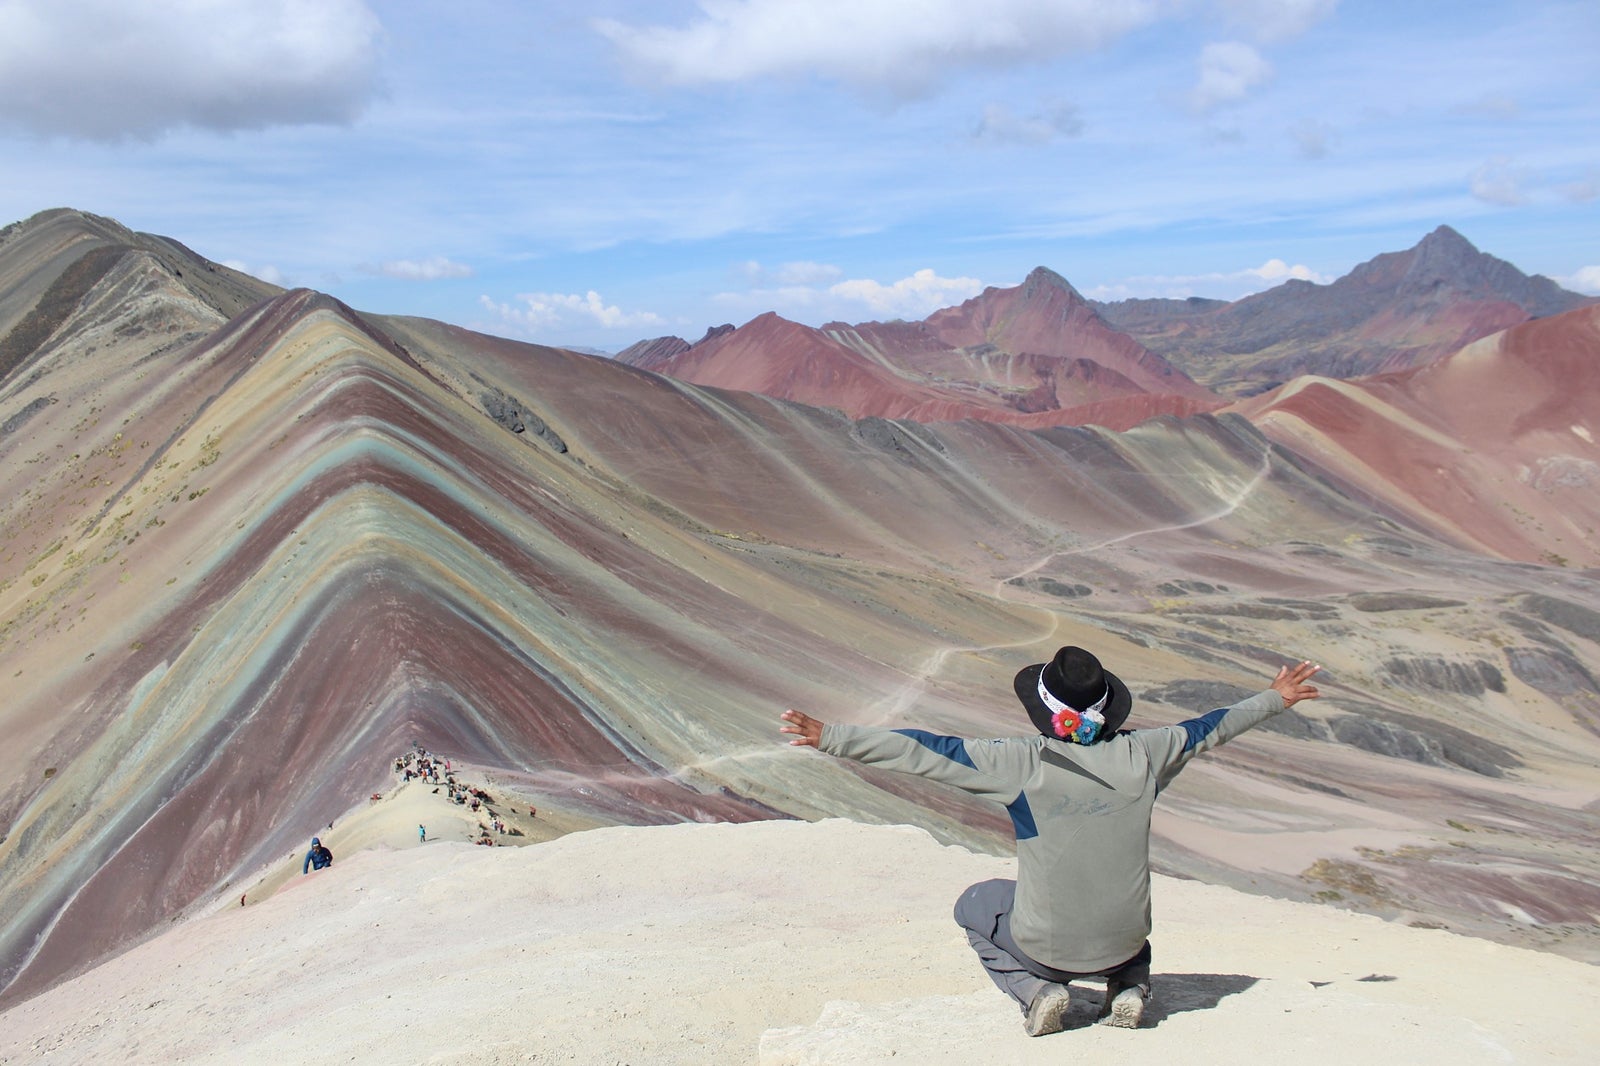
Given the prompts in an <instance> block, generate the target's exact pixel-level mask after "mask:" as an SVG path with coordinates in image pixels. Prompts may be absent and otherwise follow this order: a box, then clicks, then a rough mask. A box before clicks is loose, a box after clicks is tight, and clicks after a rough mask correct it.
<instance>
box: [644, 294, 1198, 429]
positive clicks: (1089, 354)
mask: <svg viewBox="0 0 1600 1066" xmlns="http://www.w3.org/2000/svg"><path fill="white" fill-rule="evenodd" d="M617 358H618V359H619V360H620V361H622V362H625V363H628V364H629V365H631V366H637V367H640V368H641V369H645V370H651V371H654V372H656V373H661V374H666V375H667V376H669V377H673V378H677V379H679V380H682V381H688V382H691V383H693V384H697V385H709V386H713V387H717V388H727V389H738V390H740V391H743V392H757V393H761V394H763V395H766V396H773V397H777V398H779V399H786V400H796V401H799V402H802V403H808V404H813V405H815V406H821V407H835V408H838V409H840V410H842V411H843V412H844V413H845V414H847V415H849V416H850V417H852V418H867V417H879V418H903V419H910V420H912V421H919V422H945V421H958V420H960V419H964V418H976V419H979V420H982V421H989V422H1005V423H1009V424H1013V425H1021V426H1027V427H1029V428H1041V427H1044V426H1051V425H1076V424H1080V423H1083V422H1089V421H1093V422H1096V423H1098V424H1101V425H1106V426H1108V427H1110V428H1115V429H1125V428H1127V427H1129V426H1132V425H1136V424H1137V423H1139V422H1141V421H1144V420H1145V419H1147V418H1151V417H1153V416H1155V415H1158V414H1173V415H1187V414H1194V413H1197V412H1199V411H1207V410H1213V409H1215V408H1217V407H1219V406H1221V404H1222V401H1221V399H1220V398H1219V397H1217V396H1216V395H1214V394H1213V393H1212V392H1211V391H1210V390H1209V389H1206V388H1205V387H1204V386H1201V385H1199V384H1197V383H1196V382H1194V381H1193V380H1191V379H1190V378H1189V376H1188V375H1187V374H1185V373H1184V372H1183V371H1181V370H1179V369H1178V368H1176V367H1175V366H1173V365H1172V364H1171V363H1169V362H1168V361H1167V360H1166V359H1165V358H1163V357H1162V356H1160V355H1157V354H1156V353H1155V352H1152V351H1150V350H1149V349H1148V348H1146V347H1145V346H1144V345H1142V344H1140V343H1139V342H1138V341H1136V340H1134V339H1133V338H1132V337H1130V336H1128V335H1127V334H1125V333H1120V332H1118V331H1117V330H1114V329H1112V328H1110V327H1109V326H1107V325H1106V323H1105V322H1104V321H1103V320H1102V319H1101V317H1100V315H1099V314H1098V313H1097V312H1096V311H1095V309H1094V308H1093V306H1091V305H1090V303H1089V302H1088V301H1087V300H1085V299H1084V298H1083V296H1082V295H1081V294H1080V293H1079V292H1078V291H1077V290H1076V289H1074V288H1073V287H1072V285H1071V284H1070V283H1069V282H1068V281H1067V280H1066V279H1065V278H1063V277H1061V275H1059V274H1057V273H1055V272H1054V271H1051V270H1048V269H1046V268H1044V267H1039V268H1037V269H1035V270H1034V271H1033V272H1032V273H1030V274H1029V275H1028V277H1027V280H1026V281H1024V282H1023V283H1022V284H1021V285H1019V286H1015V287H1013V288H1007V289H1000V288H993V287H991V288H988V289H985V290H984V291H983V292H982V293H980V294H979V295H977V296H975V297H973V298H972V299H970V300H967V301H966V302H965V303H962V304H961V305H959V306H957V307H947V308H944V309H943V310H940V311H936V312H934V313H933V314H932V315H929V316H928V317H927V318H926V319H924V320H923V321H921V322H904V321H894V322H868V323H862V324H858V325H850V324H847V323H843V322H830V323H828V324H827V325H825V326H823V327H821V328H820V329H816V328H813V327H810V326H804V325H800V324H799V323H795V322H790V321H789V320H787V319H785V318H782V317H781V316H779V315H777V314H775V313H773V312H768V313H766V314H763V315H760V316H758V317H757V318H755V319H753V320H752V321H750V322H748V323H746V324H745V325H743V326H740V327H738V328H734V327H732V326H723V327H718V328H716V329H713V330H711V331H709V332H708V333H707V335H706V336H705V337H704V338H702V339H701V340H700V341H698V342H696V343H694V344H689V343H688V342H686V341H683V340H682V339H681V338H677V337H663V338H656V339H654V340H650V341H641V342H640V343H638V344H635V345H633V346H632V347H630V348H627V349H625V350H624V351H623V352H621V353H619V355H618V356H617Z"/></svg>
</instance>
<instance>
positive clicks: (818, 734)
mask: <svg viewBox="0 0 1600 1066" xmlns="http://www.w3.org/2000/svg"><path fill="white" fill-rule="evenodd" d="M778 717H780V718H782V719H783V720H784V722H786V723H788V724H786V725H781V726H779V727H778V732H780V733H791V734H793V735H794V739H793V740H791V741H789V743H790V744H795V745H799V746H801V747H812V748H814V747H816V746H817V745H818V744H820V743H821V742H822V723H821V722H819V721H817V720H816V719H815V718H813V717H811V716H810V715H809V714H801V713H800V712H799V711H784V712H783V713H782V714H781V715H779V716H778Z"/></svg>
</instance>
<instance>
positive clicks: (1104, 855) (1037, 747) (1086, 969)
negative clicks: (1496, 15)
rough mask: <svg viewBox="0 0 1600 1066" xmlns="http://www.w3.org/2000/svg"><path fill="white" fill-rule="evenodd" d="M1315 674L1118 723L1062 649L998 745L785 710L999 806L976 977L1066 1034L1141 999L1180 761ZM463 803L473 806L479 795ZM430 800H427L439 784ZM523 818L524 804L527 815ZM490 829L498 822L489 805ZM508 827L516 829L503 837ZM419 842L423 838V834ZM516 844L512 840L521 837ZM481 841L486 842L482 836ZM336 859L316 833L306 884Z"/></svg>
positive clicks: (411, 767)
mask: <svg viewBox="0 0 1600 1066" xmlns="http://www.w3.org/2000/svg"><path fill="white" fill-rule="evenodd" d="M1321 669H1322V668H1321V667H1320V666H1317V665H1315V664H1313V663H1310V662H1301V663H1299V664H1298V665H1296V666H1292V667H1291V666H1284V667H1282V668H1281V669H1279V671H1278V674H1277V677H1276V678H1275V679H1274V680H1273V682H1272V683H1271V684H1270V685H1269V686H1267V687H1266V688H1265V689H1263V690H1262V691H1260V692H1258V693H1256V694H1255V695H1253V696H1250V697H1249V698H1247V699H1244V700H1241V701H1239V702H1238V703H1235V704H1233V705H1232V706H1230V707H1223V708H1220V709H1218V710H1214V711H1210V712H1208V713H1206V714H1202V715H1200V716H1199V717H1196V718H1190V719H1188V720H1186V721H1182V722H1178V723H1177V724H1175V725H1169V726H1162V727H1159V728H1154V729H1124V728H1122V726H1123V724H1124V722H1126V720H1127V718H1128V712H1129V710H1130V709H1131V708H1132V705H1133V697H1132V695H1131V694H1130V693H1129V691H1128V687H1127V685H1125V684H1124V683H1123V682H1122V680H1121V679H1120V678H1118V677H1117V676H1116V675H1115V674H1113V673H1112V672H1111V671H1109V670H1106V669H1105V668H1104V667H1103V666H1101V664H1100V660H1099V659H1097V658H1096V657H1095V656H1094V655H1093V654H1092V653H1090V652H1088V651H1086V650H1085V649H1083V648H1079V647H1064V648H1061V649H1060V650H1058V651H1057V652H1056V654H1055V656H1054V657H1053V658H1052V659H1051V660H1050V661H1049V662H1047V663H1036V664H1034V665H1031V666H1027V667H1024V668H1023V669H1022V670H1021V671H1020V672H1018V674H1017V675H1016V677H1015V679H1014V680H1013V682H1012V687H1013V690H1014V691H1015V693H1016V696H1017V699H1018V700H1019V702H1021V704H1022V706H1023V709H1024V710H1025V711H1026V712H1027V714H1028V718H1029V721H1030V722H1031V723H1032V724H1033V727H1034V729H1035V730H1036V732H1035V733H1033V734H1030V735H1025V736H1007V737H1001V738H998V739H992V740H969V739H965V738H962V737H953V736H940V735H937V734H934V733H929V732H926V731H924V730H920V729H877V728H870V727H867V726H857V725H841V724H837V723H834V724H825V723H823V722H822V721H821V720H819V719H816V718H813V717H811V716H810V715H807V714H804V713H802V712H800V711H796V710H788V711H784V712H783V714H782V715H781V716H780V717H781V719H782V723H783V724H782V725H781V726H779V732H780V733H783V734H787V735H789V736H790V737H791V739H790V741H789V743H790V744H793V745H799V746H804V747H812V748H816V749H817V750H819V751H822V752H825V753H827V754H829V755H835V756H839V757H841V758H847V759H853V760H856V761H858V762H863V763H869V764H872V765H875V766H880V767H883V768H885V769H889V770H897V771H900V772H902V773H908V774H916V775H919V776H921V777H924V778H927V779H928V780H930V781H936V782H941V783H944V784H948V785H953V786H955V787H957V788H960V789H963V790H965V791H967V792H969V793H971V794H973V795H975V796H979V797H981V798H983V799H988V800H992V801H994V802H996V803H999V804H1001V805H1003V806H1004V807H1005V809H1006V812H1007V813H1008V814H1009V815H1010V816H1011V825H1012V829H1013V831H1014V833H1015V836H1016V847H1017V876H1016V879H1015V880H1009V879H996V880H990V881H984V882H981V883H979V884H976V885H973V886H971V887H970V888H968V889H967V890H966V891H965V892H964V893H962V895H961V897H960V899H958V900H957V901H956V905H955V920H956V923H957V924H958V925H960V926H961V927H962V928H963V929H964V930H965V931H966V934H967V940H968V942H969V943H970V944H971V945H972V948H973V950H974V951H975V952H976V953H977V955H978V959H979V960H980V962H981V963H982V964H983V968H984V970H985V972H986V973H987V974H988V975H989V977H990V979H991V980H992V981H993V982H994V983H995V985H996V987H998V988H999V989H1000V990H1001V991H1002V992H1004V993H1005V994H1007V995H1008V996H1010V997H1011V998H1012V999H1013V1000H1014V1001H1015V1002H1016V1003H1017V1005H1018V1007H1019V1008H1020V1009H1021V1011H1022V1016H1023V1028H1024V1030H1025V1031H1026V1032H1027V1034H1028V1035H1029V1036H1043V1035H1045V1034H1048V1033H1055V1032H1060V1031H1061V1030H1062V1029H1063V1028H1065V1026H1066V1022H1067V1014H1068V1010H1069V1007H1070V1005H1071V995H1070V991H1069V988H1068V986H1069V984H1070V983H1071V982H1073V981H1077V980H1079V979H1082V978H1095V979H1097V980H1103V981H1104V982H1105V986H1106V991H1105V997H1104V999H1103V1000H1102V1002H1101V1006H1100V1011H1099V1019H1100V1021H1101V1022H1103V1023H1104V1024H1106V1025H1111V1026H1118V1027H1122V1028H1130V1029H1131V1028H1136V1027H1138V1025H1139V1024H1140V1022H1141V1020H1142V1019H1143V1017H1144V1013H1145V1006H1146V1004H1147V1003H1148V1002H1149V1001H1150V998H1151V984H1150V960H1151V952H1150V941H1149V939H1148V938H1149V935H1150V930H1151V918H1150V815H1151V809H1152V808H1153V807H1154V805H1155V801H1156V798H1157V797H1158V795H1159V794H1160V792H1161V790H1162V789H1163V788H1165V787H1166V786H1167V785H1168V784H1170V783H1171V781H1172V779H1173V778H1174V777H1176V776H1177V774H1178V772H1179V771H1180V770H1182V769H1183V768H1184V767H1185V766H1186V765H1188V762H1189V760H1190V759H1192V758H1193V757H1194V756H1195V755H1198V754H1200V753H1201V752H1204V751H1209V750H1210V749H1212V748H1215V747H1217V746H1218V745H1219V744H1222V743H1224V742H1226V741H1228V740H1231V739H1233V738H1234V737H1236V736H1238V735H1239V734H1241V733H1243V732H1244V731H1245V730H1247V729H1250V728H1252V727H1254V726H1257V725H1260V724H1261V723H1262V722H1264V721H1266V720H1267V719H1268V718H1271V717H1272V716H1273V715H1275V714H1278V713H1280V712H1281V711H1283V710H1285V709H1286V708H1289V707H1292V706H1294V705H1295V704H1296V703H1298V702H1299V701H1301V700H1308V699H1315V698H1317V697H1318V696H1319V695H1320V693H1319V692H1318V690H1317V688H1316V686H1315V685H1312V684H1310V680H1311V678H1312V676H1313V675H1315V674H1316V673H1317V672H1318V671H1319V670H1321ZM443 766H444V770H445V774H446V779H447V781H448V783H449V785H450V788H451V796H452V798H453V799H454V800H455V802H457V803H461V802H464V797H465V796H466V795H467V794H468V793H469V791H470V794H471V795H472V807H473V810H474V811H476V810H477V809H478V806H479V803H480V800H481V801H483V802H484V803H485V805H486V804H487V801H488V795H487V794H486V793H483V792H482V791H481V790H479V789H471V790H467V789H465V788H461V789H458V787H457V785H456V782H455V779H454V777H453V775H451V774H450V764H449V761H448V760H446V761H444V763H443ZM395 771H396V772H397V773H403V774H404V776H405V780H406V781H410V780H412V779H414V778H422V779H423V780H425V781H426V780H433V781H438V780H439V777H438V771H439V763H438V762H437V760H434V759H431V758H430V757H429V756H428V755H427V752H426V751H424V750H422V749H421V748H420V746H419V747H418V748H417V751H415V752H410V753H407V754H406V755H405V756H403V757H401V758H399V759H396V760H395ZM435 791H437V790H435ZM532 813H534V812H533V809H532V808H529V814H532ZM489 814H490V816H491V817H492V818H493V819H494V826H495V828H496V829H498V830H500V831H502V832H503V831H504V823H502V822H501V821H500V818H499V816H498V815H496V814H495V813H494V811H493V810H490V811H489ZM512 832H514V833H516V832H517V830H514V829H513V830H512ZM417 835H418V837H419V839H421V840H424V841H425V840H427V830H426V828H425V827H424V826H421V825H419V826H417ZM519 835H520V834H519ZM478 843H480V844H482V843H490V844H492V843H494V841H493V840H492V839H491V838H490V837H489V831H488V829H484V830H483V837H482V838H480V839H479V840H478ZM332 864H333V853H332V852H330V851H329V850H328V849H327V848H326V847H325V846H324V845H323V844H322V841H321V840H320V839H319V838H317V837H312V838H311V850H310V851H308V852H307V853H306V859H305V863H304V864H303V866H302V868H301V873H302V874H304V873H306V872H308V871H310V870H312V869H318V870H321V869H324V868H326V867H328V866H330V865H332Z"/></svg>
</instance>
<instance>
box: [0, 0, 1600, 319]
mask: <svg viewBox="0 0 1600 1066" xmlns="http://www.w3.org/2000/svg"><path fill="white" fill-rule="evenodd" d="M84 27H89V28H88V29H85V28H84ZM1596 56H1600V4H1597V3H1595V2H1593V0H1571V2H1564V0H1521V2H1518V3H1506V2H1504V0H1498V2H1477V0H1461V2H1454V3H1452V2H1445V0H1438V2H1432V0H1428V2H1407V0H1386V2H1367V0H985V2H984V3H981V4H979V3H972V2H970V0H699V2H688V0H684V2H680V0H656V2H651V3H644V2H635V0H587V2H585V3H582V4H578V3H572V4H558V3H549V2H546V3H506V2H500V3H492V2H486V0H452V2H450V3H445V2H442V0H394V2H387V0H163V2H161V3H156V2H146V3H129V2H128V0H0V100H4V101H5V105H4V106H3V107H0V222H9V221H14V220H17V219H21V218H26V217H27V216H29V215H31V214H33V213H34V212H36V211H39V210H43V209H45V208H49V207H62V206H65V207H75V208H80V209H82V210H86V211H91V212H94V213H96V214H102V215H109V216H111V217H114V218H116V219H118V220H120V221H121V222H123V223H125V224H127V225H129V226H131V227H132V228H134V229H138V230H144V231H147V232H153V233H160V234H163V235H166V236H170V237H174V238H176V239H178V240H181V241H183V242H184V243H185V244H188V245H189V246H190V247H192V248H194V249H195V250H196V251H198V252H200V253H201V254H203V255H206V256H208V257H210V258H212V259H216V260H219V261H222V262H227V263H229V264H231V265H234V266H238V267H240V268H242V269H246V270H249V271H250V272H252V273H255V274H257V275H258V276H261V277H264V278H266V279H268V280H271V281H274V282H277V283H279V284H284V285H304V286H309V287H311V288H315V289H320V290H322V291H325V292H329V293H332V294H334V295H336V296H338V297H340V298H341V299H343V300H345V301H346V302H348V303H350V304H352V305H353V306H355V307H357V308H359V309H362V310H368V311H377V312H391V313H403V314H417V315H424V316H427V317H432V318H440V319H444V320H446V321H450V322H456V323H459V324H462V325H466V326H470V327H473V328H476V329H482V330H485V331H487V332H491V333H496V334H500V335H503V336H511V337H518V338H522V339H528V340H534V341H539V342H541V343H551V344H566V345H582V346H591V347H596V348H602V349H606V350H616V349H618V348H621V347H623V346H625V345H627V344H629V343H631V342H633V341H635V340H638V339H641V338H644V337H653V336H660V335H663V334H669V333H670V334H677V335H679V336H683V337H685V338H687V339H690V340H694V339H696V338H698V337H699V336H700V335H702V334H703V333H704V332H705V330H706V329H707V328H708V327H710V326H714V325H717V324H720V323H724V322H731V323H734V324H741V323H743V322H746V321H748V320H749V319H750V318H752V317H754V316H755V315H757V314H759V313H761V312H763V311H768V310H775V311H777V312H779V313H780V314H783V315H785V316H787V317H789V318H793V319H796V320H798V321H802V322H807V323H810V324H813V325H820V324H822V323H824V322H827V321H830V320H835V319H837V320H843V321H849V322H860V321H867V320H872V319H888V318H896V317H899V318H921V317H923V316H925V315H927V314H928V313H929V312H931V311H932V310H934V309H936V308H938V307H942V306H948V305H950V304H954V303H959V302H960V301H961V300H964V299H966V298H968V297H970V296H973V295H975V294H976V293H977V292H979V291H980V290H981V289H982V288H983V287H984V286H988V285H997V286H1006V285H1014V284H1016V283H1018V282H1019V281H1021V280H1022V278H1023V277H1024V276H1025V275H1026V274H1027V272H1028V271H1029V270H1031V269H1032V268H1033V267H1035V266H1047V267H1050V268H1051V269H1053V270H1055V271H1057V272H1058V273H1060V274H1062V275H1064V276H1065V277H1066V278H1067V279H1068V280H1070V281H1071V282H1072V283H1073V284H1074V285H1075V286H1077V288H1078V289H1079V290H1080V291H1082V292H1083V293H1084V294H1085V295H1087V296H1090V297H1092V298H1099V299H1121V298H1124V297H1129V296H1187V295H1204V296H1217V297H1224V298H1234V297H1238V296H1242V295H1244V294H1246V293H1249V292H1253V291H1257V290H1259V289H1263V288H1267V287H1270V286H1271V285H1275V284H1278V283H1280V282H1281V281H1283V280H1284V279H1285V278H1287V277H1290V276H1298V277H1305V278H1309V279H1311V280H1316V281H1330V280H1332V279H1333V278H1336V277H1338V276H1339V275H1341V274H1343V273H1345V272H1346V271H1348V270H1349V269H1350V268H1351V267H1352V266H1354V265H1355V264H1356V263H1359V262H1361V261H1363V260H1365V259H1369V258H1371V257H1372V256H1374V255H1376V254H1378V253H1380V252H1385V251H1397V250H1400V249H1403V248H1408V247H1410V246H1411V245H1413V244H1415V243H1416V242H1417V241H1418V240H1419V239H1420V238H1421V237H1422V236H1423V235H1424V234H1426V233H1427V232H1428V231H1429V230H1431V229H1433V228H1434V227H1435V226H1437V225H1439V224H1440V223H1446V224H1449V225H1451V226H1454V227H1455V228H1456V229H1458V230H1460V231H1461V232H1462V233H1463V234H1465V235H1466V237H1467V238H1468V239H1469V240H1471V241H1472V242H1473V243H1474V244H1476V245H1477V246H1478V247H1479V248H1481V249H1482V250H1484V251H1486V252H1489V253H1491V254H1494V255H1497V256H1500V257H1501V258H1503V259H1507V260H1509V261H1511V262H1512V263H1514V264H1516V265H1517V266H1518V267H1520V268H1521V269H1523V270H1525V271H1527V272H1529V273H1542V274H1546V275H1549V276H1551V277H1554V278H1556V279H1557V280H1558V281H1561V282H1562V283H1563V284H1565V285H1566V286H1567V287H1569V288H1573V289H1577V290H1579V291H1584V292H1591V293H1600V239H1597V238H1600V62H1597V61H1596V58H1595V57H1596Z"/></svg>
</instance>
